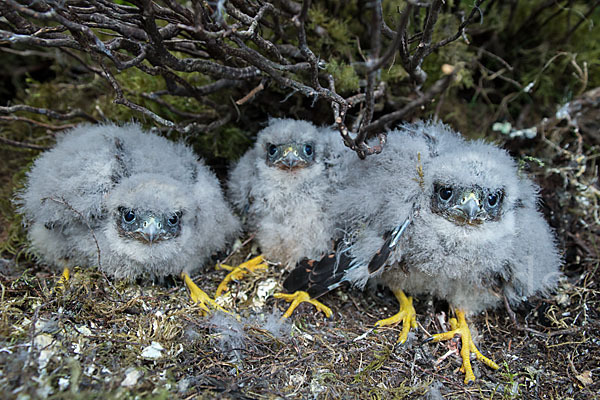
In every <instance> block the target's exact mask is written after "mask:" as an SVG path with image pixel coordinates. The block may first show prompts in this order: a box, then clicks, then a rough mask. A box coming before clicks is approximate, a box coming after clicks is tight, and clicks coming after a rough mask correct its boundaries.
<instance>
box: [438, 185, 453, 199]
mask: <svg viewBox="0 0 600 400" xmlns="http://www.w3.org/2000/svg"><path fill="white" fill-rule="evenodd" d="M438 196H440V199H442V200H443V201H448V200H450V197H452V188H449V187H443V188H440V190H439V191H438Z"/></svg>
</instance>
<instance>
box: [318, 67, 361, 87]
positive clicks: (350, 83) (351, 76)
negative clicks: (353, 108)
mask: <svg viewBox="0 0 600 400" xmlns="http://www.w3.org/2000/svg"><path fill="white" fill-rule="evenodd" d="M325 70H326V71H327V72H329V73H330V74H331V75H332V76H333V78H334V80H335V89H336V91H337V92H338V93H342V94H343V93H349V92H350V93H351V92H356V91H358V90H359V78H358V75H357V74H356V71H355V70H354V68H353V67H352V66H350V65H347V64H346V63H344V62H343V61H342V62H338V61H337V60H331V61H330V62H329V63H327V67H326V68H325Z"/></svg>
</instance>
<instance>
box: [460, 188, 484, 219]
mask: <svg viewBox="0 0 600 400" xmlns="http://www.w3.org/2000/svg"><path fill="white" fill-rule="evenodd" d="M480 208H481V207H480V205H479V199H478V198H477V195H476V194H475V193H473V192H470V193H468V194H466V195H465V196H464V197H463V199H462V201H461V203H460V204H459V205H458V206H457V207H456V209H457V210H459V211H460V212H461V213H462V214H463V215H464V216H465V219H466V220H468V221H469V222H473V220H474V219H475V218H476V217H477V215H478V214H479V210H480Z"/></svg>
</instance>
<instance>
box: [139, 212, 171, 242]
mask: <svg viewBox="0 0 600 400" xmlns="http://www.w3.org/2000/svg"><path fill="white" fill-rule="evenodd" d="M138 232H140V233H141V234H142V236H143V238H144V239H145V240H147V241H148V242H150V243H153V242H154V241H157V240H159V239H160V238H161V237H162V235H163V234H164V232H165V231H164V229H162V223H161V222H160V221H157V220H156V218H155V217H153V216H150V217H149V218H148V219H146V220H145V221H144V222H143V223H142V227H141V228H139V229H138Z"/></svg>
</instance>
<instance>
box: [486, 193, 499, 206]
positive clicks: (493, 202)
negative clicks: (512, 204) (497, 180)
mask: <svg viewBox="0 0 600 400" xmlns="http://www.w3.org/2000/svg"><path fill="white" fill-rule="evenodd" d="M499 198H500V196H498V194H497V193H495V194H490V195H489V196H488V198H487V202H488V206H490V207H492V208H493V207H496V206H497V205H498V199H499Z"/></svg>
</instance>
